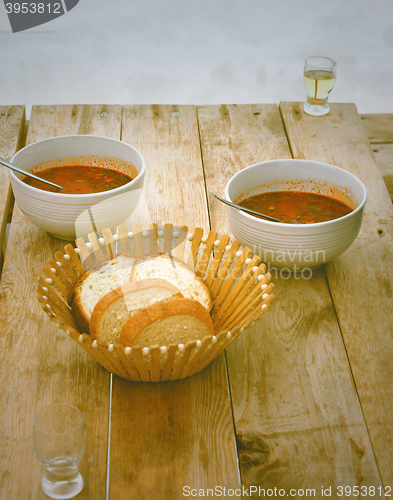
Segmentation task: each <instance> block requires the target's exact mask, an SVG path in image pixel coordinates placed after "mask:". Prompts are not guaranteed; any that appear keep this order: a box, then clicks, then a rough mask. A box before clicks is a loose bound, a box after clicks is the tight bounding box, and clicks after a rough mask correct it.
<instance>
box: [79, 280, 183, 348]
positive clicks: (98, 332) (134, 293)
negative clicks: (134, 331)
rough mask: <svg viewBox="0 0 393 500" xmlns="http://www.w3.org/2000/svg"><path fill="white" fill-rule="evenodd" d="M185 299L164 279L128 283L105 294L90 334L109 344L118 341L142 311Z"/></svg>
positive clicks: (98, 306)
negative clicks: (136, 315)
mask: <svg viewBox="0 0 393 500" xmlns="http://www.w3.org/2000/svg"><path fill="white" fill-rule="evenodd" d="M173 297H176V298H181V297H183V296H182V294H181V293H180V292H179V290H178V289H177V288H176V287H175V286H173V285H171V284H170V283H168V281H166V280H162V279H146V280H140V281H137V282H135V283H126V284H124V285H122V286H119V287H118V288H116V289H115V290H112V291H111V292H109V293H107V294H106V295H104V296H103V297H102V298H101V299H100V300H99V301H98V302H97V304H96V305H95V307H94V310H93V313H92V315H91V318H90V323H89V329H90V335H91V336H92V338H94V339H99V340H102V341H103V342H106V343H107V344H109V343H113V342H117V339H118V337H119V335H120V332H121V329H122V327H123V326H124V324H125V323H126V321H127V320H128V319H129V318H131V317H132V315H133V314H135V313H136V311H138V310H139V309H142V308H144V307H148V306H150V305H152V304H154V303H156V302H161V301H162V300H168V299H172V298H173Z"/></svg>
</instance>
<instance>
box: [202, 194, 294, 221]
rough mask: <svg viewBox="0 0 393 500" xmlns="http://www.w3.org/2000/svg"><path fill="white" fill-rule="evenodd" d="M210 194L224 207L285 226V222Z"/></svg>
mask: <svg viewBox="0 0 393 500" xmlns="http://www.w3.org/2000/svg"><path fill="white" fill-rule="evenodd" d="M210 194H212V195H213V196H215V197H216V198H217V199H218V200H220V201H222V202H223V203H225V204H226V205H229V206H230V207H233V208H237V209H238V210H243V212H247V213H248V214H252V215H258V216H259V217H265V219H268V220H271V221H273V222H282V223H284V224H285V222H284V221H283V220H280V219H276V218H275V217H271V216H270V215H265V214H261V213H259V212H255V211H254V210H250V209H249V208H244V207H241V206H240V205H236V204H235V203H232V202H231V201H228V200H224V198H220V197H219V196H217V195H216V194H214V193H212V192H211V193H210Z"/></svg>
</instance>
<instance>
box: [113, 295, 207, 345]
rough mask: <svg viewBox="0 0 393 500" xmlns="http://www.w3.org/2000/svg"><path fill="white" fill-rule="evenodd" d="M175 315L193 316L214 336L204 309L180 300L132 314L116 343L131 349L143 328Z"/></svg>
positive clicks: (192, 300) (159, 304) (191, 301)
mask: <svg viewBox="0 0 393 500" xmlns="http://www.w3.org/2000/svg"><path fill="white" fill-rule="evenodd" d="M177 315H191V316H194V317H195V318H197V319H199V320H200V321H202V322H203V323H204V324H205V325H206V326H207V328H208V330H209V333H210V334H211V335H213V334H214V328H213V322H212V319H211V317H210V314H209V313H208V311H207V310H206V308H205V307H204V306H203V305H202V304H201V303H200V302H198V301H197V300H195V299H189V298H182V299H172V300H168V301H163V302H158V303H156V304H153V305H151V306H149V307H146V308H144V309H141V310H140V311H138V312H136V313H135V314H133V316H132V318H130V319H129V320H128V321H127V322H126V323H125V324H124V326H123V328H122V330H121V332H120V336H119V340H118V342H119V344H121V345H123V347H131V346H132V344H133V343H134V341H135V339H136V338H137V337H138V335H139V334H140V333H141V332H142V331H143V330H144V329H145V328H147V327H148V326H150V325H152V324H153V323H154V322H156V321H159V320H161V319H165V318H168V317H171V316H177Z"/></svg>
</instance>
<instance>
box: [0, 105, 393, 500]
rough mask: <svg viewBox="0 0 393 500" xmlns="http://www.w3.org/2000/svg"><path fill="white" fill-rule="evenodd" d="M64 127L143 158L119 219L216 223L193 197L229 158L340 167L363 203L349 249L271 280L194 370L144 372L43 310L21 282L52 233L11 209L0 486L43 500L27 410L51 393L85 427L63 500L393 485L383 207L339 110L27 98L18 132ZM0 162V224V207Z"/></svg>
mask: <svg viewBox="0 0 393 500" xmlns="http://www.w3.org/2000/svg"><path fill="white" fill-rule="evenodd" d="M24 116H25V115H24V109H23V107H20V106H10V107H1V108H0V151H1V155H3V156H4V157H7V158H8V159H10V158H11V157H12V155H13V154H14V152H15V151H16V150H17V149H18V148H19V147H20V146H21V141H22V142H23V130H24V128H25V127H24V121H25V119H24ZM65 134H95V135H103V136H109V137H113V138H116V139H119V138H121V139H122V140H123V141H125V142H128V143H130V144H132V145H134V146H135V147H137V148H138V149H139V150H140V151H141V152H142V154H143V155H144V156H145V158H146V162H147V177H146V183H145V189H144V197H143V200H142V202H141V204H140V206H139V208H138V210H137V211H136V212H135V213H134V214H133V215H132V216H131V218H130V219H129V221H128V223H129V225H130V227H132V225H133V224H134V223H135V222H141V223H142V224H146V225H147V224H148V223H150V222H157V223H158V224H163V223H166V222H172V223H174V224H181V223H184V222H186V223H187V224H188V225H189V227H190V229H192V228H193V227H195V226H201V227H203V228H205V229H206V230H208V229H209V227H211V228H212V229H215V230H217V231H219V232H220V233H224V232H228V231H229V228H228V223H227V219H226V215H225V209H224V207H223V206H221V204H220V203H219V202H218V201H216V200H214V199H212V197H210V196H207V193H209V192H210V191H213V192H217V193H219V194H220V193H221V194H222V193H223V189H224V186H225V184H226V182H227V180H228V179H229V178H230V177H231V176H232V175H233V174H234V173H235V172H236V171H238V170H239V169H241V168H243V167H246V166H248V165H251V164H253V163H257V162H260V161H265V160H272V159H276V158H291V157H293V158H305V159H312V160H318V161H323V162H327V163H332V164H335V165H338V166H340V167H342V168H344V169H347V170H349V171H350V172H352V173H354V174H355V175H356V176H358V177H359V178H360V179H361V180H362V181H363V182H364V183H365V185H366V186H367V189H368V202H367V208H366V214H365V218H364V221H363V225H362V229H361V232H360V234H359V236H358V238H357V239H356V241H355V243H354V244H353V245H352V246H351V248H350V249H348V250H347V251H346V252H345V253H344V254H343V255H342V256H341V257H339V258H338V259H336V260H335V261H333V262H331V263H329V264H327V265H326V266H325V267H324V268H322V269H319V270H317V271H315V272H314V273H313V276H312V279H309V280H306V279H300V280H299V279H295V278H294V277H292V278H290V279H285V278H287V276H285V277H280V275H277V276H275V275H274V274H273V276H272V280H273V282H274V284H275V299H274V301H273V305H272V308H271V309H270V311H269V312H268V314H266V315H264V316H262V318H261V319H260V320H258V321H257V322H256V323H255V324H254V326H252V327H251V328H250V329H248V330H247V331H246V332H245V333H244V334H243V335H242V336H240V338H239V339H237V340H236V341H235V342H234V343H233V344H232V345H231V346H230V347H229V348H228V349H227V350H226V352H225V353H223V354H221V355H220V356H219V357H218V358H217V359H216V360H215V361H213V363H211V364H210V365H209V366H208V367H207V368H206V369H205V370H204V371H203V372H201V373H199V374H197V375H195V376H194V377H191V378H189V379H185V380H182V381H177V382H166V383H158V384H149V383H132V382H128V381H126V380H123V379H120V378H118V377H116V376H113V377H111V375H110V374H109V373H108V372H107V371H105V370H104V369H103V368H102V367H101V366H100V365H99V364H97V363H96V362H95V361H94V360H93V359H92V358H89V357H88V356H87V355H86V353H85V352H84V351H83V350H82V349H80V348H79V347H78V345H77V344H76V343H75V342H73V341H72V340H71V339H70V338H69V337H67V336H66V335H65V334H64V332H62V331H61V330H59V329H57V327H56V325H55V324H54V323H52V322H51V321H50V320H49V318H47V317H46V316H45V315H44V314H43V312H42V309H41V307H40V305H39V303H38V301H37V299H36V295H35V287H36V280H37V276H38V275H39V274H40V271H41V268H42V267H43V265H44V264H45V263H46V260H47V259H48V258H49V257H51V256H52V255H53V254H54V252H55V251H57V250H62V249H63V247H64V242H61V241H60V240H56V239H54V238H52V237H50V236H49V235H48V234H46V233H45V232H44V231H42V230H40V229H39V228H37V227H36V226H34V225H33V224H32V223H30V222H29V221H28V220H27V219H26V217H25V216H24V215H23V214H22V213H21V212H20V210H19V209H18V207H17V206H15V208H14V211H13V216H12V222H11V228H10V234H9V239H8V244H7V249H6V253H5V260H4V267H3V272H2V279H1V321H2V328H1V350H0V356H1V363H0V366H1V380H0V391H1V414H2V415H1V428H0V440H1V473H0V498H1V499H3V500H25V499H41V498H46V497H45V495H44V494H43V493H42V492H41V489H40V479H41V476H42V470H41V466H40V463H39V461H38V459H36V458H35V455H34V451H33V445H32V417H33V414H34V412H35V411H36V410H37V409H39V408H41V407H42V406H44V405H46V404H50V403H54V402H60V401H61V402H67V403H70V404H73V405H75V406H77V407H79V408H80V409H81V410H82V412H83V413H84V415H85V418H86V422H87V430H88V438H87V450H86V454H85V456H84V458H83V460H82V462H81V466H80V469H81V472H82V474H83V477H84V479H85V487H84V490H83V491H82V493H81V494H80V495H79V497H78V498H81V499H89V500H101V499H102V500H104V499H105V498H109V499H111V500H123V499H124V500H126V499H127V500H129V499H136V500H144V499H148V500H154V499H157V500H158V499H159V500H164V499H165V500H166V499H168V500H177V499H181V498H187V497H189V498H204V497H208V496H210V498H213V495H212V492H211V491H209V490H208V488H215V487H218V489H216V496H218V494H219V493H220V492H221V493H222V495H221V496H223V497H225V496H224V494H223V493H224V487H225V488H226V494H227V496H226V497H228V498H229V497H230V496H232V498H239V496H238V494H239V493H240V490H238V489H239V488H241V487H242V486H243V487H244V491H243V492H242V494H243V497H244V498H250V497H251V498H262V497H263V495H262V494H261V495H260V496H259V492H258V491H257V492H256V493H254V494H251V495H250V496H248V495H247V493H250V491H251V490H250V487H251V486H254V487H256V488H258V487H260V488H263V489H264V490H265V492H266V493H265V496H282V495H283V494H284V495H285V496H288V495H291V492H292V493H293V495H291V496H292V497H294V498H310V497H313V498H325V497H326V496H329V495H328V493H329V491H326V489H329V488H331V495H330V497H331V498H356V497H357V496H359V497H363V498H385V495H384V492H386V493H389V494H390V495H393V491H392V490H390V488H392V487H393V388H392V387H393V343H392V340H393V321H392V293H393V292H392V284H393V279H392V277H393V258H392V257H393V253H392V248H393V245H392V236H393V230H392V226H393V210H392V204H391V201H390V199H389V196H388V192H387V190H386V187H385V184H384V182H383V179H382V176H381V174H380V172H379V170H378V169H377V167H376V165H375V161H374V159H373V155H372V152H371V149H370V145H369V142H368V140H367V136H366V134H365V132H364V129H363V127H362V124H361V121H360V118H359V115H358V113H357V110H356V107H355V105H353V104H332V105H331V112H330V113H329V114H328V115H327V116H325V117H311V116H307V115H305V114H304V112H303V110H302V104H301V103H295V102H286V103H281V104H280V105H279V106H277V105H275V104H250V105H221V106H198V107H194V106H172V105H167V106H161V105H160V106H151V105H145V106H140V105H138V106H134V105H127V106H116V105H114V106H100V105H94V106H79V105H78V106H34V107H33V110H32V114H31V119H30V122H29V124H28V132H27V138H26V143H27V144H29V143H31V142H34V141H37V140H40V139H44V138H47V137H51V136H56V135H65ZM4 170H5V169H3V171H1V172H0V173H1V175H2V181H1V198H0V201H1V210H2V211H4V215H3V223H2V226H1V228H2V232H1V235H3V233H4V227H5V222H6V220H7V216H8V212H9V205H10V203H12V197H11V196H10V192H9V190H8V180H7V179H8V172H5V171H4ZM341 486H342V487H345V486H347V487H348V488H350V490H348V489H347V491H349V492H350V494H349V495H345V493H344V492H343V494H341V495H340V492H341V490H340V487H341ZM356 487H359V488H360V489H359V490H358V494H356V493H357V491H356ZM372 487H374V488H375V495H373V494H372V491H373V490H372ZM220 488H221V489H220ZM274 488H276V492H275V493H274ZM322 488H323V489H324V491H325V494H324V495H322ZM362 488H363V489H362ZM230 489H232V490H233V491H230ZM269 489H271V491H270V492H269V491H268V490H269ZM311 489H314V490H315V494H314V495H313V494H312V491H307V490H311ZM228 490H229V491H228ZM284 490H285V491H284ZM302 491H303V492H302ZM269 493H270V495H269ZM381 493H382V494H381ZM386 498H389V495H386Z"/></svg>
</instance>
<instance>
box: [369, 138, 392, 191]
mask: <svg viewBox="0 0 393 500" xmlns="http://www.w3.org/2000/svg"><path fill="white" fill-rule="evenodd" d="M371 148H372V152H373V155H374V158H375V161H376V163H377V165H378V167H379V170H380V171H381V174H382V177H383V180H384V182H385V184H386V187H387V190H388V193H389V196H390V199H391V200H392V201H393V143H392V144H371Z"/></svg>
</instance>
